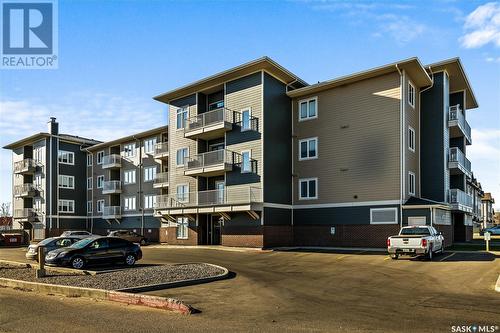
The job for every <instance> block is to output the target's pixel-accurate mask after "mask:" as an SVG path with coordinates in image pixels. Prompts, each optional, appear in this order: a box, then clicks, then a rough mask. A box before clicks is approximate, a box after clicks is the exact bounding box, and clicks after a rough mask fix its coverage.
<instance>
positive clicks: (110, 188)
mask: <svg viewBox="0 0 500 333" xmlns="http://www.w3.org/2000/svg"><path fill="white" fill-rule="evenodd" d="M120 193H122V182H121V181H119V180H108V181H105V182H104V183H103V184H102V194H120Z"/></svg>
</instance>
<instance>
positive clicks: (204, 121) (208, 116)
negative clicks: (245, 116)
mask: <svg viewBox="0 0 500 333" xmlns="http://www.w3.org/2000/svg"><path fill="white" fill-rule="evenodd" d="M224 122H228V123H233V122H234V111H231V110H228V109H226V108H220V109H216V110H212V111H208V112H205V113H202V114H199V115H197V116H194V117H190V118H188V119H187V120H186V124H185V127H184V133H189V132H191V131H194V130H198V129H201V128H203V127H207V126H214V125H217V124H222V123H224Z"/></svg>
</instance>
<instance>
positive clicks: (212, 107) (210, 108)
mask: <svg viewBox="0 0 500 333" xmlns="http://www.w3.org/2000/svg"><path fill="white" fill-rule="evenodd" d="M223 107H224V101H218V102H213V103H210V104H208V111H213V110H217V109H220V108H223Z"/></svg>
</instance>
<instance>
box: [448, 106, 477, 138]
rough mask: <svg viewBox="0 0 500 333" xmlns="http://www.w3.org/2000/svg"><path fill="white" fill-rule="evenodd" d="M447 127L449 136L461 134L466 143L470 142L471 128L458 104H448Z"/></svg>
mask: <svg viewBox="0 0 500 333" xmlns="http://www.w3.org/2000/svg"><path fill="white" fill-rule="evenodd" d="M448 127H449V128H450V137H452V138H458V137H461V136H463V137H465V140H466V143H467V144H468V145H470V144H471V143H472V138H471V129H470V126H469V124H468V123H467V120H465V115H464V112H463V111H462V109H461V108H460V105H453V106H450V109H449V112H448Z"/></svg>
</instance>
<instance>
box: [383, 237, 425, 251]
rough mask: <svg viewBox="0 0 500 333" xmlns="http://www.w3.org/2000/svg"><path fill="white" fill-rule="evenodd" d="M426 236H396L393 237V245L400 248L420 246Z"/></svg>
mask: <svg viewBox="0 0 500 333" xmlns="http://www.w3.org/2000/svg"><path fill="white" fill-rule="evenodd" d="M422 237H424V236H394V237H391V246H392V247H397V248H400V249H414V248H416V247H420V244H421V243H422Z"/></svg>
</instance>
